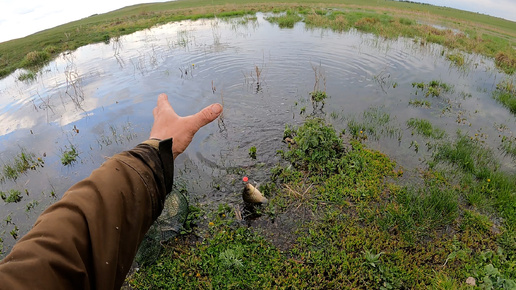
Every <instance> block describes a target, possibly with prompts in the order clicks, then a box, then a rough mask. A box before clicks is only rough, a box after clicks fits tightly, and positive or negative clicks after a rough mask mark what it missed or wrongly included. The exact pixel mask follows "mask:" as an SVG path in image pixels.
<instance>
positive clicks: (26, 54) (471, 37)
mask: <svg viewBox="0 0 516 290" xmlns="http://www.w3.org/2000/svg"><path fill="white" fill-rule="evenodd" d="M327 8H337V9H338V11H333V10H332V11H331V12H330V13H327V12H328V11H327V10H324V9H327ZM342 9H344V10H342ZM257 11H263V12H268V11H275V12H280V11H291V13H290V15H294V14H296V15H297V14H301V15H302V16H303V17H298V18H297V19H296V20H295V21H301V20H303V19H304V21H305V22H306V23H307V24H308V25H310V26H317V27H329V28H332V29H336V30H340V31H342V30H347V29H349V28H356V29H358V30H360V31H365V32H372V33H376V34H378V35H380V36H387V37H398V36H407V37H418V38H419V39H420V40H421V41H422V42H433V43H439V44H443V45H445V46H448V47H450V48H457V49H460V50H464V51H468V52H477V53H481V54H484V55H486V56H489V57H493V58H495V59H496V63H497V65H498V66H499V67H500V68H501V69H503V70H504V71H506V72H508V73H513V72H514V70H515V69H516V52H515V50H514V45H515V43H516V32H515V30H514V27H515V23H514V22H511V21H507V20H503V19H499V18H495V17H489V16H486V15H481V14H476V13H470V12H465V11H460V10H456V9H451V8H442V7H435V6H431V5H423V4H415V3H407V2H397V1H380V2H378V1H374V0H365V1H357V0H348V1H332V0H326V1H322V0H312V1H290V0H287V1H281V3H279V2H277V1H249V0H246V1H235V0H231V1H215V0H214V1H207V0H188V1H186V0H182V1H175V2H166V3H153V4H142V5H135V6H130V7H126V8H123V9H119V10H116V11H113V12H110V13H105V14H101V15H92V16H90V17H87V18H84V19H81V20H78V21H74V22H71V23H68V24H65V25H61V26H58V27H55V28H52V29H48V30H45V31H42V32H39V33H36V34H33V35H30V36H27V37H24V38H21V39H16V40H11V41H7V42H3V43H0V77H5V76H7V75H8V74H10V73H11V72H13V71H14V70H16V69H18V68H26V69H28V70H29V71H32V72H34V71H37V70H38V69H39V67H41V66H42V65H44V64H45V63H47V62H48V61H50V60H51V59H53V58H54V57H56V56H57V55H59V53H61V52H64V51H68V50H74V49H76V48H78V47H81V46H83V45H87V44H90V43H99V42H106V43H109V41H110V39H111V38H116V37H119V36H121V35H126V34H130V33H133V32H135V31H138V30H142V29H147V28H150V27H152V26H154V25H158V24H164V23H168V22H173V21H180V20H185V19H199V18H212V17H228V16H237V15H244V14H248V13H255V12H257ZM289 21H292V19H290V20H289ZM429 22H430V23H429ZM432 23H434V24H439V25H445V26H447V27H449V28H453V29H458V30H460V31H462V33H455V32H454V31H452V30H449V29H448V30H440V29H437V28H434V27H433V26H430V25H426V24H432ZM287 26H288V25H287ZM27 76H31V74H30V72H29V74H24V77H27Z"/></svg>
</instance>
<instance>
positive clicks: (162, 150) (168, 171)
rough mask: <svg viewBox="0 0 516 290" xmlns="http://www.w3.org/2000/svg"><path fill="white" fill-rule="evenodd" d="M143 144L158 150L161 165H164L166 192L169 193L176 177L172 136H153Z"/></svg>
mask: <svg viewBox="0 0 516 290" xmlns="http://www.w3.org/2000/svg"><path fill="white" fill-rule="evenodd" d="M142 144H147V145H149V146H151V147H153V148H154V149H156V150H158V152H159V157H160V159H161V165H162V167H163V175H164V177H165V189H166V194H169V193H170V192H171V191H172V183H173V179H174V155H173V153H172V144H173V140H172V138H169V139H165V140H160V139H156V138H151V139H148V140H145V141H143V142H142Z"/></svg>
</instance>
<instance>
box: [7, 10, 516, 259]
mask: <svg viewBox="0 0 516 290" xmlns="http://www.w3.org/2000/svg"><path fill="white" fill-rule="evenodd" d="M265 17H266V15H263V14H257V15H256V17H251V18H249V17H244V18H235V19H229V20H221V19H213V20H199V21H184V22H179V23H173V24H169V25H164V26H160V27H156V28H153V29H150V30H145V31H141V32H137V33H134V34H132V35H129V36H123V37H120V38H118V39H112V40H111V42H110V43H109V44H104V43H102V44H96V45H89V46H85V47H82V48H79V49H77V50H76V51H73V52H70V53H67V54H63V55H62V56H60V57H59V58H58V59H56V60H55V61H53V62H51V63H50V64H48V65H47V66H46V67H45V68H44V69H43V70H42V72H41V73H39V74H38V75H37V78H36V79H35V80H33V81H19V80H18V76H19V75H20V74H21V72H20V71H18V72H15V73H14V74H13V75H11V76H9V77H7V78H5V79H2V80H0V163H2V164H3V166H4V167H5V165H6V164H12V163H13V162H14V159H15V156H17V155H18V154H20V152H26V153H32V154H34V156H35V158H38V157H39V158H41V159H42V160H43V161H44V166H43V167H41V166H36V168H35V170H29V171H27V172H26V173H23V174H20V175H19V176H18V178H17V179H16V180H13V179H9V178H4V181H3V182H2V183H1V184H0V191H4V192H6V191H9V190H11V189H14V190H18V191H20V192H22V196H23V198H22V200H21V201H20V202H18V203H5V202H3V201H0V224H1V231H0V238H2V239H3V246H4V252H5V251H8V250H9V249H10V247H11V246H12V245H13V243H14V242H15V239H14V238H13V235H12V234H11V233H12V232H13V231H15V232H17V233H18V238H19V237H20V236H22V235H23V234H25V233H26V232H27V231H28V230H29V229H30V227H31V226H32V224H33V223H34V221H35V219H36V218H37V216H38V215H39V214H40V213H41V212H42V211H43V210H44V209H45V208H46V207H47V206H48V205H50V204H51V203H53V202H55V201H56V200H57V199H58V198H60V197H61V196H62V194H63V193H64V191H66V189H67V188H69V187H70V186H71V185H73V184H74V183H75V182H77V181H79V180H81V179H83V178H84V177H86V176H88V175H89V173H90V172H91V171H92V170H93V169H95V168H97V167H98V166H99V165H100V164H101V163H102V162H103V161H104V160H105V158H106V157H109V156H112V155H113V154H116V153H118V152H120V151H122V150H125V149H130V148H132V147H133V146H135V145H136V144H138V143H139V142H141V141H143V140H145V139H147V137H148V134H149V131H150V128H151V125H152V121H153V117H152V109H153V108H154V107H155V104H156V99H157V96H158V95H159V94H160V93H167V94H168V95H169V100H170V102H171V104H172V105H173V107H174V109H175V111H176V112H177V113H178V114H180V115H189V114H193V113H195V112H197V111H198V110H200V109H202V108H204V107H205V106H207V105H209V104H211V103H214V102H220V103H223V105H224V114H223V117H222V118H221V119H220V120H218V121H215V122H213V123H212V124H210V125H208V126H206V127H205V128H203V129H201V131H199V133H198V134H197V135H196V136H195V138H194V140H193V142H192V144H191V145H190V147H189V148H188V150H187V151H186V152H185V153H184V154H182V155H181V156H180V157H179V158H178V159H177V160H176V165H175V166H176V180H177V183H178V184H184V186H186V188H187V189H188V191H189V194H190V200H191V201H192V202H194V203H197V202H198V203H199V204H201V205H212V206H217V205H218V204H221V203H229V204H240V203H242V200H241V194H240V192H241V189H242V184H241V182H240V180H241V178H242V176H243V175H247V176H249V178H250V179H251V180H252V181H253V182H256V183H260V182H267V181H268V172H269V168H270V167H271V166H273V165H275V164H277V162H278V161H279V158H278V156H277V155H276V151H277V150H279V149H285V147H286V145H285V144H284V143H282V137H283V130H284V128H285V125H286V124H294V125H299V124H301V123H302V122H303V120H304V119H305V118H306V116H307V115H310V114H318V115H320V116H325V118H326V119H327V120H328V121H329V122H332V123H333V124H334V125H335V127H336V128H337V129H338V130H339V131H341V130H342V129H345V128H346V122H347V121H348V120H349V118H351V117H353V116H355V117H357V118H359V117H360V116H361V115H362V112H364V111H366V110H368V109H370V108H377V109H379V110H382V111H384V112H387V113H389V114H390V117H391V123H390V125H391V126H394V127H396V128H398V129H399V132H400V133H399V134H402V135H399V134H398V135H396V136H395V137H393V136H379V138H378V139H376V138H369V139H368V140H367V141H366V142H367V143H368V145H369V146H370V147H372V148H374V149H378V150H380V151H382V152H384V153H386V154H388V155H389V156H390V157H391V158H393V159H394V160H396V161H397V162H398V164H399V165H400V166H403V167H404V168H405V169H406V171H409V170H410V169H414V168H417V167H418V166H422V161H424V159H425V158H427V157H428V155H429V153H428V152H426V150H424V149H421V150H419V151H418V152H416V151H415V150H414V147H413V146H411V144H413V143H412V141H414V140H417V141H418V142H419V144H421V145H422V146H421V147H422V148H423V147H424V146H423V144H425V140H424V139H421V138H419V137H417V136H412V135H411V130H410V129H408V128H407V125H406V121H407V120H408V119H409V118H413V117H416V118H425V119H428V120H430V121H431V122H432V123H433V124H435V125H438V126H439V127H441V128H443V129H445V130H446V131H447V133H448V134H449V135H450V136H454V135H455V132H456V131H457V129H461V130H463V131H464V132H467V133H468V134H469V135H472V136H473V135H474V134H478V136H479V138H482V140H483V141H485V142H486V144H487V145H488V146H490V147H492V148H494V149H496V148H498V147H499V146H500V142H501V138H502V137H503V136H512V132H514V131H515V129H516V124H515V118H514V116H513V115H512V114H511V113H510V112H509V110H507V109H506V108H504V107H502V106H501V105H500V104H499V103H497V102H496V101H495V100H494V99H493V98H492V95H491V94H492V91H493V90H494V89H495V88H496V84H497V83H499V82H500V81H501V80H503V79H505V78H506V77H507V76H505V75H504V74H501V73H499V72H498V71H497V70H496V69H494V65H493V62H492V61H491V60H489V59H486V58H483V57H481V56H479V55H469V54H466V55H465V57H466V65H465V66H463V67H457V66H455V65H453V64H452V63H451V62H450V61H449V60H447V58H446V53H448V52H449V51H448V50H446V49H444V48H443V47H441V46H438V45H430V44H426V45H421V44H420V43H419V42H418V41H413V40H411V39H404V38H400V39H397V40H383V39H379V38H377V37H376V36H373V35H369V34H362V33H359V32H356V31H349V32H345V33H335V32H332V31H329V30H323V29H307V28H306V27H305V26H304V24H303V23H298V24H296V25H295V27H294V28H293V29H280V28H279V27H278V26H277V25H275V24H271V23H269V22H267V21H266V20H265ZM432 80H439V81H443V82H445V83H447V84H450V85H452V86H453V90H452V91H451V92H449V93H447V94H446V95H445V96H441V97H440V98H431V97H428V98H425V97H424V96H422V93H421V92H419V93H418V94H416V92H418V91H417V89H415V88H414V87H413V86H412V83H413V82H425V83H428V82H430V81H432ZM317 84H318V88H319V89H320V90H326V92H327V94H328V95H329V96H330V97H329V98H328V99H327V100H326V104H325V106H324V107H323V108H322V110H319V109H316V110H315V109H314V108H313V107H312V104H311V102H310V96H309V93H310V92H312V91H314V87H316V86H317ZM413 99H420V100H428V101H430V102H432V108H430V109H429V108H424V107H415V106H411V105H409V102H410V100H413ZM252 146H255V147H256V149H257V154H256V155H257V158H256V159H251V158H250V157H249V148H251V147H252ZM72 147H73V148H76V150H77V152H78V154H79V155H78V158H77V161H76V162H73V163H72V164H71V165H68V166H64V165H63V164H62V162H61V156H62V155H63V152H65V151H67V150H69V149H71V148H72ZM497 156H498V157H499V158H500V159H501V161H502V163H503V164H504V167H505V168H506V169H508V170H513V169H514V168H513V165H514V163H513V160H512V159H511V158H508V157H504V156H503V155H502V154H501V153H500V152H499V153H498V155H497ZM2 174H4V172H2Z"/></svg>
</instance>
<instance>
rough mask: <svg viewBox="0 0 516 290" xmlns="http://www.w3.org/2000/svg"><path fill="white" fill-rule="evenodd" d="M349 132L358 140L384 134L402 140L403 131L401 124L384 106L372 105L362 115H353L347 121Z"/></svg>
mask: <svg viewBox="0 0 516 290" xmlns="http://www.w3.org/2000/svg"><path fill="white" fill-rule="evenodd" d="M347 127H348V132H349V133H350V135H351V136H352V137H353V138H355V139H358V140H366V139H368V138H369V137H372V138H373V139H375V140H378V139H379V138H380V137H382V136H388V137H391V138H397V139H398V140H401V138H402V136H403V132H402V131H401V128H400V127H399V124H397V123H396V122H395V120H394V119H393V118H391V115H390V114H389V113H388V112H386V110H385V108H383V107H371V108H369V109H367V110H366V111H364V112H363V114H362V116H361V117H355V116H351V117H350V118H349V120H348V123H347Z"/></svg>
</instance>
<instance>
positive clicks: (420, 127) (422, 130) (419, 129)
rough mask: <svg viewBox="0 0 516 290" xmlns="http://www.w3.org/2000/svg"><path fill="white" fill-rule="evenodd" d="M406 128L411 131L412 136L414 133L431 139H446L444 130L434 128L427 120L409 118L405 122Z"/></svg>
mask: <svg viewBox="0 0 516 290" xmlns="http://www.w3.org/2000/svg"><path fill="white" fill-rule="evenodd" d="M407 126H409V128H412V129H413V131H412V134H414V131H415V132H416V133H417V134H420V135H423V136H425V137H428V138H433V139H443V138H444V137H446V132H445V131H444V130H442V129H440V128H435V127H434V126H432V123H430V122H429V121H428V120H424V119H418V118H410V119H409V120H407Z"/></svg>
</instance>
